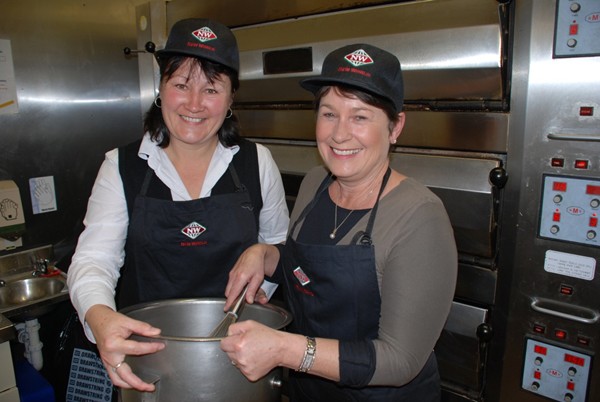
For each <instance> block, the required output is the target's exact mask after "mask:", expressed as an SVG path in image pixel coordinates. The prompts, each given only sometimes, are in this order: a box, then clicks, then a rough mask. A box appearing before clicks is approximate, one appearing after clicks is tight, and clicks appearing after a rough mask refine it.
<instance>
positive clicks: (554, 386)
mask: <svg viewBox="0 0 600 402" xmlns="http://www.w3.org/2000/svg"><path fill="white" fill-rule="evenodd" d="M591 363H592V358H591V357H590V356H588V355H585V354H583V353H577V352H574V351H572V350H569V349H564V348H561V347H558V346H554V345H550V344H548V343H544V342H540V341H537V340H533V339H527V345H526V349H525V364H524V366H523V381H522V383H521V387H522V388H523V389H524V390H526V391H530V392H533V393H536V394H538V395H542V396H545V397H546V398H550V399H552V400H554V401H561V402H565V401H566V402H585V400H586V398H585V397H586V393H587V388H588V382H589V381H588V380H589V376H590V366H591Z"/></svg>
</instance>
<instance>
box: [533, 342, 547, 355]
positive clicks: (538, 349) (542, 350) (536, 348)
mask: <svg viewBox="0 0 600 402" xmlns="http://www.w3.org/2000/svg"><path fill="white" fill-rule="evenodd" d="M533 351H534V352H535V353H537V354H540V355H544V356H545V355H546V353H548V348H545V347H543V346H540V345H535V346H534V347H533Z"/></svg>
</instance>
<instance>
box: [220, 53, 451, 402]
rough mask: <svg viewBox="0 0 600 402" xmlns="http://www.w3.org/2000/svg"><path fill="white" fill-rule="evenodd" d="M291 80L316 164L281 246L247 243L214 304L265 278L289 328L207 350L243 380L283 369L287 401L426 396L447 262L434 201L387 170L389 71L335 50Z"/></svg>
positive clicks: (245, 330)
mask: <svg viewBox="0 0 600 402" xmlns="http://www.w3.org/2000/svg"><path fill="white" fill-rule="evenodd" d="M301 85H302V86H303V87H304V88H305V89H308V90H310V91H311V92H313V93H314V94H315V97H316V99H315V109H316V112H317V123H316V140H317V145H318V149H319V152H320V154H321V157H322V159H323V161H324V163H325V166H324V167H316V168H314V169H313V170H311V171H310V172H309V173H308V174H307V175H306V177H305V179H304V181H303V183H302V186H301V188H300V190H299V195H298V199H297V201H296V205H295V206H294V211H293V212H292V216H291V220H290V222H291V227H290V230H289V232H288V238H287V241H286V244H285V246H282V247H277V246H269V245H263V244H260V245H254V246H252V247H250V248H249V249H247V250H246V251H245V252H244V253H243V254H242V256H241V257H240V258H239V259H238V262H237V263H236V265H235V267H234V268H233V270H232V271H231V272H230V275H229V283H228V285H227V289H226V295H227V298H228V301H227V305H226V306H225V307H226V308H227V307H228V306H229V305H230V304H231V303H232V301H233V300H234V299H235V297H236V296H237V295H239V294H240V292H241V290H242V288H243V287H244V286H245V285H246V284H249V285H248V286H249V290H248V294H247V296H246V298H247V300H248V302H253V301H254V298H255V296H254V295H255V294H256V290H257V289H258V287H259V285H260V283H261V282H262V280H263V278H264V275H267V276H268V277H271V278H272V279H273V280H275V281H276V282H279V283H281V284H282V285H283V288H284V289H285V296H286V301H287V302H288V306H289V308H290V310H291V312H292V314H293V317H294V320H293V322H292V325H291V326H290V328H289V332H283V331H277V330H274V329H271V328H267V327H265V326H263V325H260V324H258V323H256V322H253V321H243V322H239V323H237V324H235V325H232V326H231V327H230V329H229V335H230V336H228V337H227V338H225V339H223V340H222V342H221V347H222V349H223V350H224V351H225V352H226V353H227V354H228V355H229V357H230V359H231V360H232V363H233V364H235V365H236V367H238V368H239V369H240V371H241V372H242V373H243V374H244V375H245V376H246V377H248V378H249V379H250V380H255V379H258V378H260V377H262V376H263V375H265V374H266V373H267V372H269V371H270V370H271V369H272V368H273V367H276V366H283V367H288V368H291V369H293V370H294V371H291V372H290V387H289V390H290V399H291V400H292V401H325V400H326V401H404V400H406V401H419V402H424V401H439V399H440V383H439V382H440V380H439V374H438V370H437V364H436V360H435V355H434V353H433V347H434V345H435V343H436V341H437V339H438V337H439V334H440V332H441V330H442V328H443V326H444V323H445V321H446V317H447V315H448V312H449V310H450V306H451V303H452V297H453V295H454V287H455V283H456V271H457V254H456V246H455V242H454V237H453V233H452V227H451V225H450V222H449V219H448V216H447V214H446V212H445V210H444V207H443V205H442V203H441V201H440V200H439V199H438V198H437V197H436V196H435V195H434V194H433V193H432V192H431V191H429V190H428V189H427V188H426V187H424V186H423V185H421V184H419V183H417V182H416V181H415V180H413V179H410V178H408V177H406V176H404V175H403V174H401V173H399V172H397V171H395V170H393V169H391V168H390V166H389V157H388V152H389V148H390V144H394V143H395V142H396V140H397V138H398V136H399V135H400V133H401V131H402V128H403V127H404V122H405V114H404V113H403V112H402V104H403V81H402V71H401V67H400V63H399V61H398V59H397V58H396V57H395V56H394V55H393V54H391V53H388V52H386V51H384V50H382V49H379V48H377V47H375V46H371V45H367V44H355V45H350V46H345V47H342V48H340V49H337V50H335V51H333V52H332V53H330V54H329V55H328V56H327V57H326V58H325V61H324V64H323V69H322V72H321V75H320V76H317V77H313V78H309V79H305V80H304V81H302V82H301ZM257 301H258V302H260V303H263V302H265V300H264V298H261V297H257Z"/></svg>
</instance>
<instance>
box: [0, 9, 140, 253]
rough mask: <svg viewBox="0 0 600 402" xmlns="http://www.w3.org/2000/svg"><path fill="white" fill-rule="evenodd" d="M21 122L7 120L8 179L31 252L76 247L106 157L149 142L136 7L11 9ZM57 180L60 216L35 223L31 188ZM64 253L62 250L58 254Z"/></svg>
mask: <svg viewBox="0 0 600 402" xmlns="http://www.w3.org/2000/svg"><path fill="white" fill-rule="evenodd" d="M0 7H1V9H2V12H1V13H0V38H2V39H9V40H10V41H11V47H12V53H13V61H14V70H15V79H16V85H17V97H18V103H19V112H18V113H16V114H11V115H0V141H1V142H2V157H1V158H0V176H1V178H6V179H12V180H14V181H15V182H16V183H17V185H18V186H19V189H20V192H21V197H22V199H23V207H24V212H25V224H26V228H27V233H26V235H25V237H24V247H32V246H35V245H39V244H56V243H59V242H71V241H73V239H72V237H73V236H74V232H76V231H77V229H76V228H78V227H79V226H80V225H81V219H82V217H83V213H84V211H85V208H86V205H87V198H88V196H89V193H90V189H91V186H92V184H93V181H94V179H95V176H96V173H97V170H98V167H99V165H100V163H101V161H102V159H103V154H104V152H105V151H107V150H109V149H111V148H113V147H115V146H118V145H120V144H124V143H126V142H129V141H131V140H132V139H134V138H138V137H140V136H141V134H142V132H141V130H142V128H141V121H142V119H141V111H140V101H139V99H140V87H139V82H138V66H137V59H135V58H134V59H129V58H126V57H125V56H124V54H123V48H124V47H125V46H129V47H132V48H135V43H136V30H135V16H134V8H135V5H134V3H133V2H132V1H122V0H106V1H101V2H100V1H92V2H76V1H72V0H55V1H52V2H47V1H41V0H19V1H3V2H2V5H1V6H0ZM42 176H54V181H55V187H56V197H57V207H58V210H57V211H55V212H49V213H43V214H36V215H34V214H33V213H32V207H31V199H30V197H29V184H28V180H29V179H30V178H33V177H42ZM58 251H59V252H60V248H59V249H58Z"/></svg>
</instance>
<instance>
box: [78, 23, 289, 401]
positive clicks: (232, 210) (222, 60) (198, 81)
mask: <svg viewBox="0 0 600 402" xmlns="http://www.w3.org/2000/svg"><path fill="white" fill-rule="evenodd" d="M156 58H157V61H158V64H159V67H160V73H161V80H160V95H159V96H158V97H157V99H156V100H155V102H154V104H153V105H152V107H151V108H150V110H149V111H148V113H147V115H146V118H145V121H144V129H145V131H146V133H145V134H144V136H143V138H142V139H141V140H138V141H136V142H134V143H132V144H129V145H127V146H125V147H122V148H119V149H115V150H112V151H110V152H108V153H107V154H106V159H105V161H104V163H103V164H102V166H101V168H100V171H99V173H98V177H97V179H96V182H95V184H94V187H93V190H92V194H91V196H90V199H89V203H88V210H87V213H86V217H85V220H84V224H85V226H86V227H85V230H84V231H83V233H82V234H81V236H80V238H79V242H78V245H77V249H76V251H75V254H74V256H73V259H72V264H71V266H70V268H69V272H68V284H69V289H70V295H71V300H72V302H73V305H74V306H75V308H76V310H77V312H78V314H79V318H80V320H81V322H82V323H84V329H85V331H86V335H87V337H88V338H89V339H90V340H91V341H92V342H95V343H96V345H97V348H98V351H99V354H100V357H101V359H102V362H103V364H104V366H105V367H106V368H107V371H108V374H109V376H110V379H111V380H112V382H113V384H114V385H115V386H118V387H124V388H135V389H138V390H141V391H152V390H153V389H154V386H153V385H151V384H147V383H145V382H143V381H142V380H141V379H140V378H138V377H137V376H136V375H135V373H133V372H132V371H131V368H130V367H129V366H128V365H127V364H126V363H124V359H125V356H126V355H129V354H132V355H139V354H146V353H153V352H156V351H158V350H160V349H162V348H163V347H164V345H162V344H160V343H140V342H135V341H132V340H128V338H129V336H130V335H131V334H134V333H135V334H140V335H143V336H153V335H157V334H158V333H159V332H160V330H159V329H158V328H154V327H152V326H150V325H149V324H147V323H143V322H140V321H136V320H133V319H131V318H129V317H127V316H125V315H123V314H120V313H118V312H117V310H118V309H121V308H123V307H126V306H130V305H133V304H137V303H141V302H147V301H154V300H161V299H168V298H180V297H222V296H223V294H224V291H225V286H226V284H227V278H228V273H229V269H230V268H231V267H232V266H233V264H234V263H235V261H236V259H237V258H238V256H239V255H240V254H241V253H242V251H243V250H244V249H246V248H247V247H248V246H250V245H252V244H254V243H257V242H262V243H268V244H276V243H280V242H282V241H284V240H285V236H286V231H287V227H288V222H289V219H288V210H287V206H286V203H285V194H284V190H283V185H282V182H281V176H280V174H279V171H278V169H277V166H276V165H275V162H274V161H273V159H272V157H271V154H270V153H269V151H268V150H267V149H266V148H265V147H264V146H261V145H258V144H255V143H253V142H250V141H248V140H244V139H242V138H241V136H240V134H239V127H238V124H237V119H236V117H235V115H234V114H233V112H232V110H231V105H232V103H233V97H234V94H235V92H236V90H237V89H238V87H239V79H238V72H239V52H238V48H237V44H236V40H235V37H234V36H233V34H232V33H231V31H230V30H229V29H228V28H227V27H225V26H224V25H222V24H220V23H217V22H215V21H211V20H207V19H186V20H182V21H179V22H177V23H176V24H175V25H174V26H173V28H172V30H171V33H170V35H169V38H168V40H167V44H166V46H165V48H164V49H162V50H160V51H158V52H157V53H156Z"/></svg>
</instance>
